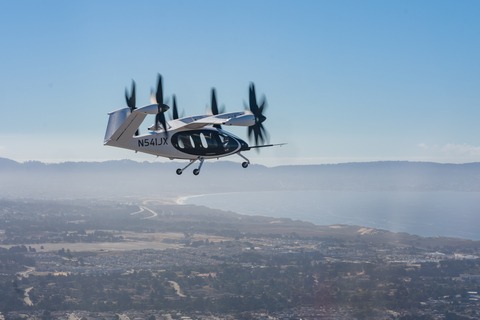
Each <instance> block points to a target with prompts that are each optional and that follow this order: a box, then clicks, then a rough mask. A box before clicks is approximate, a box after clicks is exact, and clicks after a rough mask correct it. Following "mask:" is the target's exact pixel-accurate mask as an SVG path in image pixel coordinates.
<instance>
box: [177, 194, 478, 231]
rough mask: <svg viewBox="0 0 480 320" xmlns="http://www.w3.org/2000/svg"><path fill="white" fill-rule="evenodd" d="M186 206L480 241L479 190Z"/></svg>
mask: <svg viewBox="0 0 480 320" xmlns="http://www.w3.org/2000/svg"><path fill="white" fill-rule="evenodd" d="M181 202H182V203H183V204H195V205H203V206H206V207H209V208H214V209H221V210H225V211H233V212H237V213H240V214H246V215H260V216H268V217H275V218H291V219H293V220H302V221H308V222H311V223H314V224H316V225H332V224H347V225H359V226H364V227H371V228H377V229H385V230H389V231H393V232H407V233H410V234H416V235H420V236H424V237H435V236H443V237H454V238H462V239H471V240H480V227H479V226H480V194H479V193H477V192H450V191H445V192H399V191H395V192H391V191H366V192H353V191H280V192H279V191H276V192H245V193H230V194H213V195H202V196H195V197H189V198H186V199H183V200H182V201H181Z"/></svg>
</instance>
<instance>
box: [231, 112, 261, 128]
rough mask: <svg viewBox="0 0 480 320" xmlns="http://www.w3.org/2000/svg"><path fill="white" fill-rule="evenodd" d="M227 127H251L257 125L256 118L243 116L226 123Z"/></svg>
mask: <svg viewBox="0 0 480 320" xmlns="http://www.w3.org/2000/svg"><path fill="white" fill-rule="evenodd" d="M224 124H225V125H227V126H243V127H249V126H253V125H254V124H255V116H254V115H253V114H246V115H243V116H239V117H235V118H230V119H228V120H227V121H225V123H224Z"/></svg>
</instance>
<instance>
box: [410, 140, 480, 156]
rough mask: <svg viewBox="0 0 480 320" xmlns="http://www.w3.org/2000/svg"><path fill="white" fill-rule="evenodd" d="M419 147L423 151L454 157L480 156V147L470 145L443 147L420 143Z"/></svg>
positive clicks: (450, 144) (448, 145)
mask: <svg viewBox="0 0 480 320" xmlns="http://www.w3.org/2000/svg"><path fill="white" fill-rule="evenodd" d="M417 147H419V148H422V149H429V150H431V151H436V152H441V153H443V154H446V155H452V156H456V155H459V156H480V147H475V146H471V145H469V144H466V143H464V144H454V143H448V144H446V145H444V146H443V147H440V146H438V145H433V146H429V145H427V144H426V143H419V144H417Z"/></svg>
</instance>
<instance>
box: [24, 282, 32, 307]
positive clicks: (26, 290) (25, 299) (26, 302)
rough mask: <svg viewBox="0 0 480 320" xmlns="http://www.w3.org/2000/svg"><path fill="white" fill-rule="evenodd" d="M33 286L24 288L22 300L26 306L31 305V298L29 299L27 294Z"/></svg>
mask: <svg viewBox="0 0 480 320" xmlns="http://www.w3.org/2000/svg"><path fill="white" fill-rule="evenodd" d="M32 289H33V287H30V288H27V289H25V298H23V302H25V304H26V305H27V306H33V302H32V300H30V296H29V295H28V293H29V292H30V290H32Z"/></svg>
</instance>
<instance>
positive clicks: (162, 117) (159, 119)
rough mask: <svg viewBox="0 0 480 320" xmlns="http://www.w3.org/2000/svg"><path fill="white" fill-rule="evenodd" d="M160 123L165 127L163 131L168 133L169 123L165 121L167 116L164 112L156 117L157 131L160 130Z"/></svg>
mask: <svg viewBox="0 0 480 320" xmlns="http://www.w3.org/2000/svg"><path fill="white" fill-rule="evenodd" d="M158 123H160V124H161V125H162V127H163V130H164V131H165V132H167V123H166V121H165V114H164V113H163V112H160V113H157V115H156V116H155V130H158Z"/></svg>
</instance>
